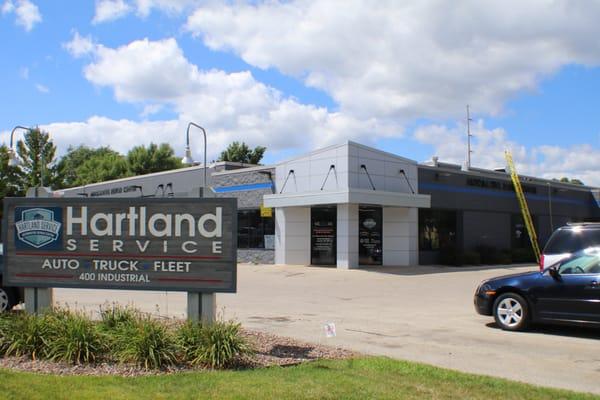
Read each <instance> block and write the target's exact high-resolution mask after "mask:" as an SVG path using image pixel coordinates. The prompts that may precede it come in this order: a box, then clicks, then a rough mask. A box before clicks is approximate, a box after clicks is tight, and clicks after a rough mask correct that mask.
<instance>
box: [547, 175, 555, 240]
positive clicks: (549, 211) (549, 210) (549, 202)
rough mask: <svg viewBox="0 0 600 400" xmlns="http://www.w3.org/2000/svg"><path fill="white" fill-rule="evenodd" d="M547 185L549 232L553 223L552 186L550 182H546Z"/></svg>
mask: <svg viewBox="0 0 600 400" xmlns="http://www.w3.org/2000/svg"><path fill="white" fill-rule="evenodd" d="M546 184H547V185H548V213H549V214H550V234H552V232H554V224H553V223H552V188H551V186H550V182H546Z"/></svg>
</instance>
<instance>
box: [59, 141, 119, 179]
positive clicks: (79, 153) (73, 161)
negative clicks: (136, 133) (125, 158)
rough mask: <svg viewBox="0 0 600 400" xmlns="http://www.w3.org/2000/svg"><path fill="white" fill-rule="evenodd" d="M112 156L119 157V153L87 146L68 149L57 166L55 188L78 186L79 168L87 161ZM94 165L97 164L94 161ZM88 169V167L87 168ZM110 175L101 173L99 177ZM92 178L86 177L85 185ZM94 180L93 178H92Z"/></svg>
mask: <svg viewBox="0 0 600 400" xmlns="http://www.w3.org/2000/svg"><path fill="white" fill-rule="evenodd" d="M110 154H112V155H113V156H119V153H117V152H116V151H114V150H112V149H111V148H109V147H100V148H97V149H92V148H89V147H87V146H83V145H79V146H78V147H69V149H68V150H67V154H65V155H64V156H63V157H62V158H61V159H60V161H59V162H58V165H57V172H58V182H57V185H56V186H57V188H68V187H73V186H78V185H79V184H80V182H82V179H80V168H81V166H82V165H83V164H84V163H85V162H86V161H88V160H90V159H92V158H96V157H100V158H102V157H104V156H107V155H110ZM96 163H98V162H97V161H96ZM87 168H89V166H88V167H87ZM111 174H112V173H107V172H106V171H104V172H102V173H101V174H100V175H111ZM90 179H92V177H90V176H89V175H86V177H85V179H84V180H85V183H84V184H89V183H91V182H88V181H89V180H90ZM94 179H95V178H94Z"/></svg>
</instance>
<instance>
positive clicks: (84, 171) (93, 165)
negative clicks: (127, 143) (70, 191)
mask: <svg viewBox="0 0 600 400" xmlns="http://www.w3.org/2000/svg"><path fill="white" fill-rule="evenodd" d="M76 171H77V172H76V174H77V177H76V179H75V181H74V186H83V185H89V184H91V183H97V182H104V181H109V180H112V179H119V178H125V177H127V176H128V169H127V160H126V159H125V157H123V156H122V155H121V154H119V153H117V152H114V151H112V150H111V151H110V152H106V153H100V154H95V155H93V156H92V157H90V158H88V159H87V160H86V161H84V162H83V164H81V165H80V166H79V167H78V168H77V170H76Z"/></svg>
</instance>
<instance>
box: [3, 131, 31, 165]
mask: <svg viewBox="0 0 600 400" xmlns="http://www.w3.org/2000/svg"><path fill="white" fill-rule="evenodd" d="M17 129H24V130H26V131H28V132H31V129H29V128H25V127H24V126H20V125H17V126H15V127H14V128H13V130H12V132H10V146H9V147H8V166H9V167H18V166H19V164H20V162H19V158H18V157H17V153H16V152H15V151H14V150H13V139H14V137H15V132H16V130H17Z"/></svg>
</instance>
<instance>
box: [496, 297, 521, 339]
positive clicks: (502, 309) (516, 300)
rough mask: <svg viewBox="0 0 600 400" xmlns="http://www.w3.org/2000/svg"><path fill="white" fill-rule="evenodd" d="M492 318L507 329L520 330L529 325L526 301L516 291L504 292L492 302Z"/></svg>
mask: <svg viewBox="0 0 600 400" xmlns="http://www.w3.org/2000/svg"><path fill="white" fill-rule="evenodd" d="M494 319H495V320H496V324H498V326H500V328H502V329H504V330H507V331H522V330H524V329H525V328H527V326H528V325H529V306H528V305H527V301H526V300H525V299H524V298H523V297H522V296H520V295H518V294H516V293H504V294H502V295H500V296H499V297H498V298H497V299H496V301H495V302H494Z"/></svg>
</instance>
